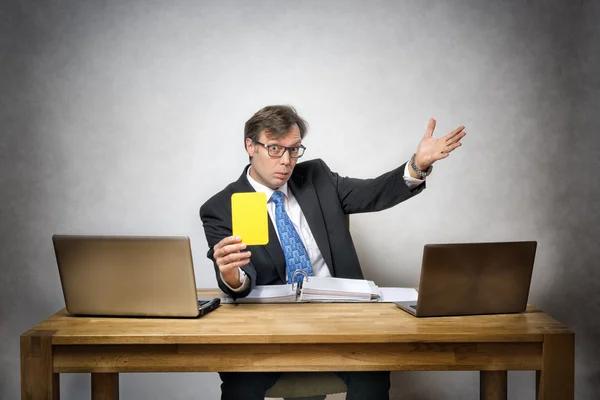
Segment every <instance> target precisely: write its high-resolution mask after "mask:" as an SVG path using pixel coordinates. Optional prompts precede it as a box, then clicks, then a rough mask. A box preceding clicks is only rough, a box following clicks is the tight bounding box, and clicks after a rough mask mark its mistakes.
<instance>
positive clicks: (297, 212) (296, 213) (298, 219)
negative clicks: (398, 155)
mask: <svg viewBox="0 0 600 400" xmlns="http://www.w3.org/2000/svg"><path fill="white" fill-rule="evenodd" d="M407 165H408V164H407ZM250 168H252V167H250ZM250 168H248V172H247V174H246V177H247V178H248V182H250V185H252V187H253V188H254V190H256V191H257V192H262V193H265V194H266V195H267V212H268V214H269V217H270V218H271V222H272V223H273V227H274V228H275V232H277V224H276V223H275V203H274V202H273V201H271V195H273V193H274V192H275V191H274V190H273V189H271V188H269V187H267V186H265V185H263V184H261V183H258V182H257V181H256V180H254V178H252V177H251V176H250ZM406 168H407V167H406V166H405V167H404V181H405V182H406V185H407V186H408V188H409V189H413V188H415V187H417V186H419V185H420V184H421V183H423V180H422V179H415V178H413V177H412V176H410V175H408V174H407V172H408V171H407V170H406ZM277 190H278V191H280V192H282V193H283V208H284V209H285V212H286V213H287V215H288V217H290V220H291V221H292V223H293V224H294V228H296V231H297V232H298V234H299V235H300V238H301V239H302V243H304V248H305V249H306V251H307V253H308V258H309V259H310V263H311V265H312V271H313V275H314V276H331V274H330V273H329V268H327V264H326V263H325V260H324V259H323V255H322V254H321V251H320V250H319V247H318V246H317V242H316V241H315V238H314V236H313V234H312V232H311V231H310V228H309V226H308V222H307V221H306V217H305V216H304V213H303V212H302V209H301V208H300V204H298V201H297V200H296V198H295V197H294V194H293V193H292V191H291V190H289V188H288V184H287V182H286V183H285V184H284V185H283V186H281V187H280V188H278V189H277ZM277 239H279V232H277ZM280 243H281V240H280ZM222 278H223V275H221V279H222ZM286 281H287V276H286ZM223 283H225V285H226V286H227V287H229V288H230V289H231V290H233V291H235V292H241V291H243V290H244V289H246V287H247V286H248V285H249V284H250V283H249V281H248V280H247V279H246V273H245V272H244V271H243V270H242V269H241V268H240V283H241V284H242V285H241V286H240V287H238V288H237V289H233V288H232V287H230V286H229V285H227V282H225V281H223Z"/></svg>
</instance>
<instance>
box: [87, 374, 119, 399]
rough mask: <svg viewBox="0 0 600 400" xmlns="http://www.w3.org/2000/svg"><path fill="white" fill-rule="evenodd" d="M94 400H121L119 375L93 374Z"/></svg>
mask: <svg viewBox="0 0 600 400" xmlns="http://www.w3.org/2000/svg"><path fill="white" fill-rule="evenodd" d="M92 400H119V374H117V373H108V374H104V373H103V374H100V373H96V374H92Z"/></svg>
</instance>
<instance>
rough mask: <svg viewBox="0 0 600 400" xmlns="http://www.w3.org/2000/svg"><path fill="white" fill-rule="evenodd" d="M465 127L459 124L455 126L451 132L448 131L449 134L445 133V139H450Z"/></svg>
mask: <svg viewBox="0 0 600 400" xmlns="http://www.w3.org/2000/svg"><path fill="white" fill-rule="evenodd" d="M464 129H465V127H464V126H459V127H458V128H456V129H455V130H453V131H452V132H450V133H449V134H447V135H446V139H447V140H450V139H452V138H453V137H455V136H456V135H458V134H459V133H461V132H462V131H463V130H464ZM463 136H464V135H463Z"/></svg>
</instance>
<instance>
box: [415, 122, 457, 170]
mask: <svg viewBox="0 0 600 400" xmlns="http://www.w3.org/2000/svg"><path fill="white" fill-rule="evenodd" d="M464 129H465V127H464V126H459V127H458V128H456V129H455V130H453V131H452V132H450V133H449V134H447V135H445V136H442V137H440V138H434V137H433V131H434V130H435V119H433V118H430V119H429V124H428V125H427V131H426V132H425V136H423V139H421V141H420V142H419V146H418V147H417V154H416V156H415V163H416V164H417V168H419V169H420V170H426V169H427V168H429V166H430V165H432V164H433V163H434V162H436V161H438V160H442V159H444V158H446V157H448V155H449V154H450V153H451V152H452V151H454V150H455V149H456V148H458V147H460V146H461V143H460V140H461V139H462V138H463V137H464V136H465V135H466V134H467V132H465V131H464Z"/></svg>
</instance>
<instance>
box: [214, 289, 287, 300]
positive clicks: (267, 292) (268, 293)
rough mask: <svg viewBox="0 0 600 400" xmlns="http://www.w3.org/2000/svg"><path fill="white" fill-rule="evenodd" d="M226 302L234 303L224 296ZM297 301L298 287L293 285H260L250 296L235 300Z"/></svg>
mask: <svg viewBox="0 0 600 400" xmlns="http://www.w3.org/2000/svg"><path fill="white" fill-rule="evenodd" d="M222 300H223V302H224V303H233V302H234V301H233V299H232V298H231V297H229V296H227V295H224V296H223V299H222ZM295 301H296V289H295V288H294V289H292V285H265V286H261V285H258V286H256V287H255V288H254V290H252V291H251V292H250V294H248V296H246V297H243V298H239V299H237V300H235V303H291V302H295Z"/></svg>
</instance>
